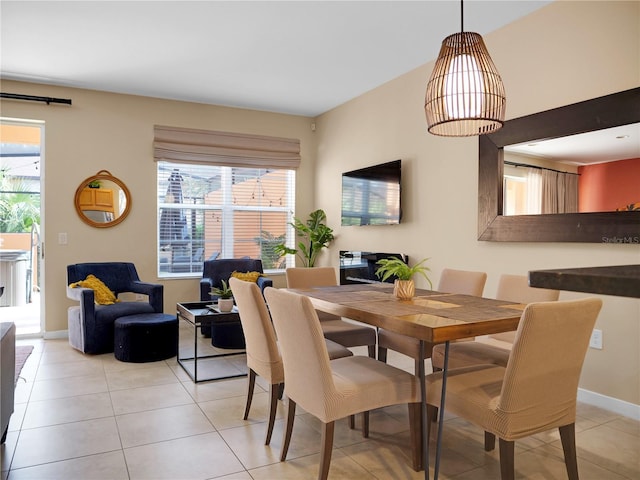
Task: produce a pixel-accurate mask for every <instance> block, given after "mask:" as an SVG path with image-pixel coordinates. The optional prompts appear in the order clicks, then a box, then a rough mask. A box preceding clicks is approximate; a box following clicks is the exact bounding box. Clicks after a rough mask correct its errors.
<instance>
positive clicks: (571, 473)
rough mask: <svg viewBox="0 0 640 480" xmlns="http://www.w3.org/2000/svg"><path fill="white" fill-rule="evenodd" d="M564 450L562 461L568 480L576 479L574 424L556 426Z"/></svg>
mask: <svg viewBox="0 0 640 480" xmlns="http://www.w3.org/2000/svg"><path fill="white" fill-rule="evenodd" d="M558 430H560V440H561V441H562V450H563V451H564V463H565V465H566V467H567V475H568V477H569V480H578V460H577V458H576V424H575V423H571V424H569V425H564V426H563V427H560V428H558Z"/></svg>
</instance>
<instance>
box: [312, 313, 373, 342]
mask: <svg viewBox="0 0 640 480" xmlns="http://www.w3.org/2000/svg"><path fill="white" fill-rule="evenodd" d="M320 326H321V327H322V332H323V334H324V336H325V338H328V339H329V340H332V341H334V342H336V343H339V344H340V345H343V346H345V347H358V346H361V345H375V344H376V331H375V329H373V328H371V327H368V326H366V325H362V324H356V323H351V322H347V321H345V320H341V319H337V320H324V321H322V322H320Z"/></svg>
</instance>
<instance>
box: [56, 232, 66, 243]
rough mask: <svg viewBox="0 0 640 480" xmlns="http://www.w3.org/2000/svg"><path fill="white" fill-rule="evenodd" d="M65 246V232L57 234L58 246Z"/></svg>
mask: <svg viewBox="0 0 640 480" xmlns="http://www.w3.org/2000/svg"><path fill="white" fill-rule="evenodd" d="M66 244H67V234H66V233H65V232H63V233H58V245H66Z"/></svg>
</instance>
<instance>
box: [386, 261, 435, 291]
mask: <svg viewBox="0 0 640 480" xmlns="http://www.w3.org/2000/svg"><path fill="white" fill-rule="evenodd" d="M427 260H429V259H428V258H423V259H422V260H420V261H419V262H418V263H416V264H415V265H414V266H413V267H410V266H409V264H407V263H405V262H403V261H402V260H401V259H399V258H383V259H381V260H378V262H376V265H380V267H378V269H377V270H376V275H377V276H378V278H380V280H382V281H383V282H384V281H385V280H387V279H388V278H390V277H391V276H395V277H396V281H395V283H394V287H393V294H394V295H395V296H396V297H397V298H399V299H402V300H409V299H411V298H413V297H414V295H415V293H416V286H415V282H414V280H413V277H414V275H422V276H423V277H424V278H425V279H426V280H427V282H429V287H430V288H433V284H432V283H431V280H430V279H429V277H428V276H427V272H429V271H431V270H430V269H429V267H426V266H424V265H423V264H424V262H426V261H427Z"/></svg>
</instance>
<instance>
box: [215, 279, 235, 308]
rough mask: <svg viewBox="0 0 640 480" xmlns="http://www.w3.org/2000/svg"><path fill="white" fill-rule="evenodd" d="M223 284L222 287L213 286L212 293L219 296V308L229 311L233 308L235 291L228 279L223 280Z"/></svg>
mask: <svg viewBox="0 0 640 480" xmlns="http://www.w3.org/2000/svg"><path fill="white" fill-rule="evenodd" d="M221 284H222V286H221V287H213V288H212V289H211V295H217V297H218V310H220V311H221V312H223V313H228V312H230V311H231V310H233V292H232V291H231V288H230V287H229V284H227V282H226V281H224V280H222V282H221Z"/></svg>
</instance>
